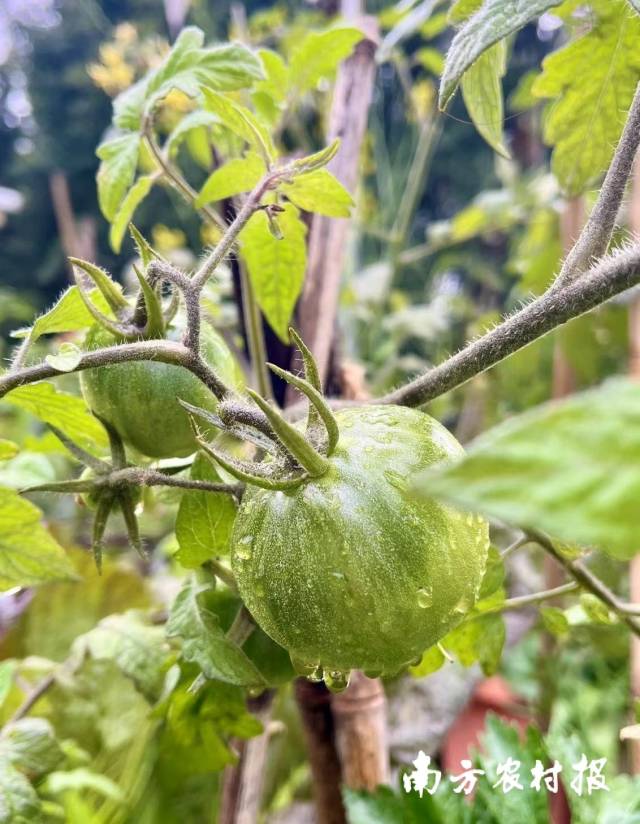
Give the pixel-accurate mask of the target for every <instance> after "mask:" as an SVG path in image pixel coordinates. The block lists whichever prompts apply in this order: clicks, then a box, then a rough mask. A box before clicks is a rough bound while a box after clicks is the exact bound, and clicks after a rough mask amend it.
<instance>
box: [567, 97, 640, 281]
mask: <svg viewBox="0 0 640 824" xmlns="http://www.w3.org/2000/svg"><path fill="white" fill-rule="evenodd" d="M638 146H640V84H639V85H638V87H637V89H636V94H635V97H634V99H633V103H632V104H631V109H630V110H629V116H628V118H627V122H626V124H625V127H624V131H623V132H622V137H621V138H620V142H619V143H618V148H617V149H616V153H615V155H614V158H613V161H612V163H611V166H609V170H608V171H607V174H606V177H605V179H604V183H603V184H602V188H601V189H600V194H599V196H598V201H597V203H596V205H595V206H594V208H593V211H592V212H591V215H590V217H589V220H588V221H587V223H586V225H585V227H584V229H583V230H582V232H581V234H580V237H579V238H578V241H577V243H576V244H575V246H574V247H573V249H572V250H571V252H570V253H569V254H568V255H567V257H566V260H565V262H564V265H563V267H562V269H561V270H560V274H559V275H558V277H557V278H556V281H555V283H554V285H553V288H554V289H557V288H563V287H565V286H567V285H568V284H570V283H572V282H573V281H575V280H576V279H577V278H579V277H580V276H581V275H582V274H583V273H584V272H585V271H586V270H587V269H589V268H590V267H591V266H592V264H593V262H594V261H595V260H596V259H597V258H600V257H602V255H604V254H605V253H606V251H607V249H608V248H609V243H610V242H611V236H612V234H613V230H614V228H615V224H616V217H617V215H618V210H619V209H620V204H621V203H622V199H623V197H624V193H625V189H626V187H627V182H628V180H629V176H630V175H631V171H632V169H633V161H634V158H635V156H636V152H637V151H638Z"/></svg>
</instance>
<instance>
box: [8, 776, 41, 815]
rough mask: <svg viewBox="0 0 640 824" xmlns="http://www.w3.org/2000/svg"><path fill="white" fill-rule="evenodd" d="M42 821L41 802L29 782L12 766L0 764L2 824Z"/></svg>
mask: <svg viewBox="0 0 640 824" xmlns="http://www.w3.org/2000/svg"><path fill="white" fill-rule="evenodd" d="M39 820H41V807H40V800H39V798H38V796H37V794H36V791H35V790H34V789H33V787H32V786H31V784H30V783H29V781H28V780H27V779H26V778H25V776H24V775H22V773H21V772H18V770H16V769H15V768H14V767H12V766H11V765H10V764H0V824H33V822H34V821H39Z"/></svg>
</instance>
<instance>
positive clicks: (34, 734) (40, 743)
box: [0, 718, 64, 778]
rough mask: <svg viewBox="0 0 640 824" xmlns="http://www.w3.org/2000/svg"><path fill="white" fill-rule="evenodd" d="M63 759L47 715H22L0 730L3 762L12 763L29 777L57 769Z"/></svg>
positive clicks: (0, 751)
mask: <svg viewBox="0 0 640 824" xmlns="http://www.w3.org/2000/svg"><path fill="white" fill-rule="evenodd" d="M62 761H64V754H63V752H62V750H61V749H60V745H59V744H58V741H57V740H56V734H55V731H54V729H53V727H52V726H51V724H50V723H49V722H48V721H46V720H45V719H44V718H21V719H20V720H19V721H14V722H12V723H11V724H7V725H6V726H5V727H4V728H3V730H2V733H0V764H6V763H8V764H12V765H13V766H14V767H15V768H16V769H17V770H20V772H23V773H25V774H26V775H28V776H29V777H30V778H37V777H39V776H41V775H44V774H45V773H47V772H50V771H51V770H54V769H55V768H56V767H58V766H59V765H60V763H61V762H62Z"/></svg>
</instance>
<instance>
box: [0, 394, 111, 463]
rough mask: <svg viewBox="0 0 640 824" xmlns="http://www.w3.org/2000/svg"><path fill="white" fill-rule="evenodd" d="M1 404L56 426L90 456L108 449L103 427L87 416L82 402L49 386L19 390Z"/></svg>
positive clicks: (6, 397)
mask: <svg viewBox="0 0 640 824" xmlns="http://www.w3.org/2000/svg"><path fill="white" fill-rule="evenodd" d="M3 401H4V403H9V404H11V405H13V406H17V407H19V408H20V409H24V410H25V412H30V413H31V414H32V415H35V416H36V418H39V419H40V420H41V421H44V422H45V423H50V424H53V425H54V426H57V427H58V429H61V430H62V431H63V432H64V433H65V434H66V435H68V436H69V437H70V438H71V440H73V441H75V442H76V443H77V444H79V445H80V446H83V447H85V448H86V449H88V450H89V451H91V452H103V451H104V450H106V448H107V447H108V445H109V440H108V438H107V433H106V432H105V430H104V427H103V426H102V424H101V423H100V422H99V421H98V419H97V418H94V417H93V415H92V414H91V413H90V412H89V410H88V409H87V406H86V404H85V402H84V401H83V400H82V399H81V398H78V397H77V396H76V395H71V394H69V393H68V392H61V391H59V390H58V389H56V387H55V386H54V385H53V384H52V383H46V382H44V381H43V382H41V383H32V384H29V385H27V386H19V387H17V388H16V389H13V390H12V391H11V392H9V393H8V394H7V395H5V397H4V398H3Z"/></svg>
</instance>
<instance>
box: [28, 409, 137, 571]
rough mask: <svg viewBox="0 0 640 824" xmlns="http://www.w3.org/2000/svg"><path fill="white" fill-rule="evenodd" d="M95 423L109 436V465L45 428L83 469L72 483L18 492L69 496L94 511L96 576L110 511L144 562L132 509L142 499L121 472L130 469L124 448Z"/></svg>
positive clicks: (58, 432)
mask: <svg viewBox="0 0 640 824" xmlns="http://www.w3.org/2000/svg"><path fill="white" fill-rule="evenodd" d="M96 417H98V416H96ZM99 420H100V422H101V423H102V425H103V426H104V428H105V429H106V430H107V434H108V436H109V446H110V451H111V458H110V460H109V461H107V460H103V459H101V458H96V456H95V455H92V454H91V453H90V452H87V451H86V450H85V449H83V448H82V447H81V446H79V445H78V444H77V443H75V442H74V441H72V440H71V439H70V438H69V437H67V435H65V433H64V432H62V431H61V430H59V429H58V428H57V427H55V426H53V425H51V424H49V428H50V429H51V431H52V432H53V433H54V435H55V436H56V437H57V438H58V440H60V441H61V442H62V443H63V445H64V446H65V447H66V448H67V449H68V450H69V452H70V453H71V454H72V455H73V456H74V458H76V459H77V460H78V461H79V462H80V463H82V464H83V465H84V467H85V468H84V470H83V471H82V473H81V474H80V476H79V477H78V478H77V479H75V480H72V481H58V482H54V483H46V484H36V485H34V486H29V487H26V488H24V489H22V490H21V492H23V493H24V492H58V493H61V492H62V493H65V492H67V493H73V494H75V495H76V496H77V498H78V501H79V503H81V504H83V505H85V506H87V507H89V508H90V509H92V510H94V511H95V515H94V519H93V531H92V541H91V549H92V552H93V557H94V560H95V563H96V567H97V568H98V572H101V571H102V553H103V549H104V533H105V530H106V527H107V522H108V520H109V517H110V515H111V513H112V512H113V511H114V510H115V511H120V512H121V513H122V516H123V518H124V522H125V526H126V529H127V535H128V538H129V543H130V545H131V547H132V548H133V549H135V550H136V552H138V554H139V555H140V556H141V557H142V558H146V554H145V551H144V547H143V544H142V541H141V539H140V530H139V528H138V519H137V516H136V507H137V506H138V504H139V503H140V500H141V497H142V496H141V493H140V488H139V486H138V484H137V483H135V481H134V479H133V478H130V477H128V476H127V474H126V471H124V470H127V469H129V468H130V467H131V466H132V465H131V464H129V463H128V462H127V460H126V453H125V450H124V445H123V443H122V440H121V439H120V436H119V435H118V433H117V432H116V431H115V430H114V429H113V427H111V426H110V425H109V424H108V423H107V422H106V421H104V420H102V419H101V418H99Z"/></svg>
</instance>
